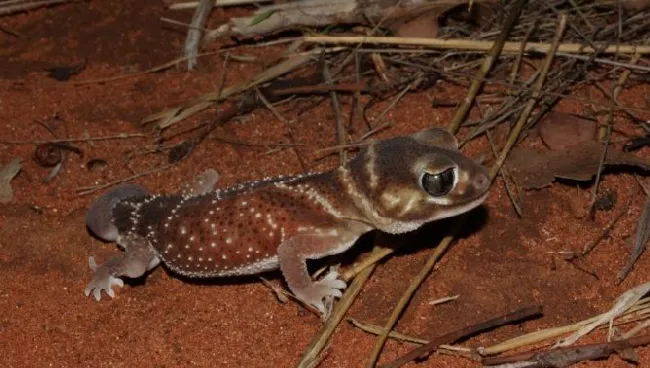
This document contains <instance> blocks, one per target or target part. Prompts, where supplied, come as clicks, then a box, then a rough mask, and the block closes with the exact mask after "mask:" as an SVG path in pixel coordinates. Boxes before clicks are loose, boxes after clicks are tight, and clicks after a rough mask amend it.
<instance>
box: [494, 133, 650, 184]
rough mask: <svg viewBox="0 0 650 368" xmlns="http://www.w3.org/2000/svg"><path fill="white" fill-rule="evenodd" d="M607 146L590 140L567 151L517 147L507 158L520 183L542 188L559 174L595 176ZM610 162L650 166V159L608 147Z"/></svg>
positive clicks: (562, 176)
mask: <svg viewBox="0 0 650 368" xmlns="http://www.w3.org/2000/svg"><path fill="white" fill-rule="evenodd" d="M602 152H603V146H602V145H601V144H600V143H598V142H593V141H588V142H583V143H581V144H580V145H576V146H571V147H569V148H567V149H565V150H563V151H551V150H545V149H539V148H526V147H516V148H514V149H513V150H512V152H510V156H509V157H508V160H507V161H506V162H507V164H508V166H509V167H510V168H511V171H512V174H513V176H514V177H515V179H516V180H517V183H518V184H519V185H521V186H522V187H523V188H526V189H539V188H543V187H545V186H547V185H549V184H551V183H552V182H553V181H554V180H555V178H560V179H569V180H576V181H588V180H591V179H592V178H593V177H594V176H595V175H596V173H597V172H598V167H599V163H600V157H601V155H602ZM605 165H606V166H619V165H620V166H635V167H639V168H641V169H644V170H650V162H648V161H645V160H642V159H640V158H638V157H636V156H634V155H633V154H630V153H626V152H621V151H617V150H615V149H614V148H613V147H609V148H608V149H607V156H606V158H605Z"/></svg>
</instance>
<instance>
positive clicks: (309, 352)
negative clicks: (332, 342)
mask: <svg viewBox="0 0 650 368" xmlns="http://www.w3.org/2000/svg"><path fill="white" fill-rule="evenodd" d="M381 251H382V248H381V247H378V246H376V247H375V249H374V250H373V253H376V252H381ZM375 267H377V264H376V263H375V264H373V265H371V266H370V267H368V268H366V269H365V270H363V271H362V272H361V273H359V274H358V275H357V276H356V277H355V278H354V280H353V281H352V283H351V284H350V285H349V286H348V287H347V289H346V290H345V294H344V295H343V297H342V298H341V299H340V300H339V301H338V303H336V305H335V306H334V310H333V311H332V314H331V315H330V317H329V318H328V319H327V321H326V322H325V324H324V325H323V327H321V329H320V331H318V334H317V335H316V336H315V337H314V340H313V341H312V343H311V344H309V347H308V348H307V349H306V350H305V352H304V353H303V355H302V357H301V359H300V362H299V363H298V365H297V367H298V368H306V367H309V366H311V364H312V363H313V362H315V361H317V360H318V356H319V355H320V353H321V351H323V349H324V348H325V347H326V346H327V343H328V341H329V339H330V337H331V336H332V334H333V333H334V330H335V329H336V327H337V326H338V325H339V323H341V321H342V320H343V318H344V317H345V314H346V313H347V311H348V309H350V307H351V306H352V303H353V302H354V300H355V299H356V297H357V295H359V293H360V292H361V288H362V287H363V285H364V284H365V282H366V280H368V278H369V277H370V275H371V274H372V272H373V271H374V270H375Z"/></svg>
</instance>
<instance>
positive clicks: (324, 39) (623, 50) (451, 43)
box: [304, 36, 650, 55]
mask: <svg viewBox="0 0 650 368" xmlns="http://www.w3.org/2000/svg"><path fill="white" fill-rule="evenodd" d="M304 41H305V42H310V43H319V44H375V45H401V46H422V47H429V48H435V49H440V50H452V49H453V50H465V51H483V52H485V51H489V50H490V49H491V48H492V47H493V46H494V41H476V40H468V39H462V38H461V39H438V38H407V37H366V36H346V37H331V36H306V37H305V38H304ZM552 46H553V45H552V44H549V43H541V42H528V43H526V46H525V47H524V51H525V52H526V53H532V52H536V53H543V54H548V53H549V52H551V50H552ZM521 48H522V47H521V42H506V43H504V45H503V51H502V52H503V53H510V54H518V53H520V52H521ZM557 52H562V53H567V54H578V53H582V54H593V53H595V52H596V49H594V48H593V47H590V46H584V45H582V44H579V43H565V44H559V45H558V47H557ZM600 53H601V54H614V53H619V54H636V53H638V54H642V55H647V54H650V46H647V45H638V46H637V45H620V46H608V47H605V48H604V49H603V50H602V51H601V52H600Z"/></svg>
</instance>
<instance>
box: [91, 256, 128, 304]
mask: <svg viewBox="0 0 650 368" xmlns="http://www.w3.org/2000/svg"><path fill="white" fill-rule="evenodd" d="M88 265H89V266H90V269H91V270H93V279H92V281H90V282H89V283H88V286H86V289H85V290H84V294H85V295H86V296H88V295H90V293H91V292H92V293H93V296H94V297H95V300H97V301H99V300H100V299H101V298H102V290H104V291H106V294H107V295H108V296H110V297H111V298H114V297H115V292H114V291H113V286H119V287H123V286H124V282H123V281H122V280H121V279H120V278H119V277H115V276H113V275H111V274H110V273H109V271H108V269H107V267H102V266H103V265H102V266H98V265H97V263H95V258H94V257H90V258H88Z"/></svg>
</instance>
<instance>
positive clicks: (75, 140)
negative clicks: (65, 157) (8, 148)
mask: <svg viewBox="0 0 650 368" xmlns="http://www.w3.org/2000/svg"><path fill="white" fill-rule="evenodd" d="M132 138H147V135H146V134H143V133H133V134H126V133H120V134H116V135H109V136H103V137H87V138H64V139H50V140H47V141H42V140H35V141H2V140H0V144H6V145H16V146H19V145H33V144H36V145H38V144H47V143H79V142H97V141H112V140H118V139H132Z"/></svg>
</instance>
